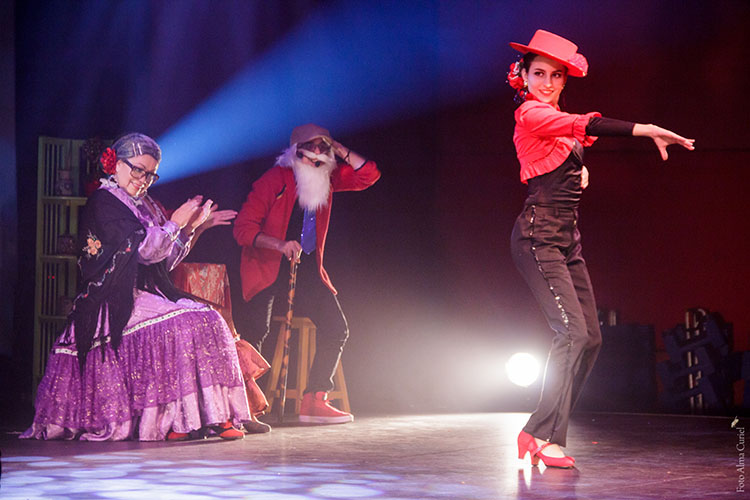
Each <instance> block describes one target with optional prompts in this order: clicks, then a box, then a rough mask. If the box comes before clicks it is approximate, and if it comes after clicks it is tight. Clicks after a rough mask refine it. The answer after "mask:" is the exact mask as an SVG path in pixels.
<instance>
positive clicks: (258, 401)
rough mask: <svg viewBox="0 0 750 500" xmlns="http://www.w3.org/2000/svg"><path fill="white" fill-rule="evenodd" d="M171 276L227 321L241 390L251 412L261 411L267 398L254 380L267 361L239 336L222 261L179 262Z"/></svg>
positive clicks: (259, 374)
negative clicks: (239, 372)
mask: <svg viewBox="0 0 750 500" xmlns="http://www.w3.org/2000/svg"><path fill="white" fill-rule="evenodd" d="M171 276H172V280H174V283H175V285H176V286H177V287H179V288H181V289H182V290H185V291H186V292H188V293H191V294H193V295H195V296H196V297H200V298H201V299H203V300H205V301H207V302H210V303H211V305H212V306H213V307H214V308H215V309H216V310H217V311H218V312H219V314H221V316H222V317H223V318H224V320H225V321H226V322H227V325H228V326H229V329H230V330H231V331H232V333H233V334H234V337H235V347H236V348H237V356H238V358H239V362H240V371H241V372H242V378H243V380H244V382H245V392H246V393H247V401H248V404H249V405H250V411H251V412H252V413H253V415H260V414H262V413H263V412H264V411H265V410H266V408H268V401H267V400H266V396H265V395H264V394H263V391H262V390H261V389H260V387H258V384H257V382H256V380H257V379H258V378H260V376H261V375H263V374H264V373H266V372H267V371H268V369H269V368H270V367H271V365H269V364H268V362H267V361H266V360H265V359H264V358H263V356H261V354H260V353H259V352H258V351H257V350H256V349H255V348H254V347H253V346H252V345H251V344H250V343H248V342H246V341H244V340H241V339H240V338H239V335H238V334H237V332H236V330H235V327H234V321H233V320H232V296H231V293H230V288H229V275H228V274H227V268H226V266H225V265H224V264H204V263H196V262H183V263H181V264H180V265H179V266H177V267H176V268H175V269H174V271H172V274H171Z"/></svg>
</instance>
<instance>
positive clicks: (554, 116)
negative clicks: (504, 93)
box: [516, 101, 601, 146]
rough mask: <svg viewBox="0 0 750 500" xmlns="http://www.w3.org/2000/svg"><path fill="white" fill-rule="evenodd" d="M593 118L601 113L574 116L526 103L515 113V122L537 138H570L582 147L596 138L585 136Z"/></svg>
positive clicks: (548, 107)
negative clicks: (576, 140)
mask: <svg viewBox="0 0 750 500" xmlns="http://www.w3.org/2000/svg"><path fill="white" fill-rule="evenodd" d="M595 116H601V113H598V112H596V111H593V112H591V113H586V114H583V115H576V114H571V113H565V112H563V111H560V110H559V109H555V108H554V107H552V106H551V105H549V104H545V103H543V102H539V101H526V102H525V103H523V104H522V105H521V107H519V108H518V110H517V111H516V122H517V124H518V125H519V126H520V127H522V128H524V129H525V130H526V131H528V133H529V134H531V135H534V136H537V137H572V138H574V139H578V142H580V143H581V144H583V145H584V146H590V145H591V144H593V143H594V141H596V137H594V136H587V135H586V126H587V125H588V123H589V120H590V119H591V118H593V117H595Z"/></svg>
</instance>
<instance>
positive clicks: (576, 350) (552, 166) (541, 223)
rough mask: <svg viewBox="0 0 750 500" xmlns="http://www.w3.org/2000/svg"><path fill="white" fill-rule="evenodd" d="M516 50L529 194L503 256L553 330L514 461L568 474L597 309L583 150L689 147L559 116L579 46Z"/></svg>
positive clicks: (600, 121) (519, 137) (547, 44)
mask: <svg viewBox="0 0 750 500" xmlns="http://www.w3.org/2000/svg"><path fill="white" fill-rule="evenodd" d="M510 46H511V47H513V48H514V49H516V50H518V51H519V52H521V53H523V54H524V56H523V58H522V59H521V60H519V61H518V62H516V63H514V64H512V65H511V70H510V72H509V73H508V82H509V83H510V85H511V86H512V87H513V88H515V89H516V90H517V91H518V98H519V99H520V100H521V101H522V104H521V105H520V106H519V107H518V109H517V110H516V112H515V118H516V127H515V133H514V135H513V141H514V143H515V146H516V153H517V156H518V160H519V162H520V164H521V182H523V183H525V184H528V189H529V190H528V197H527V198H526V202H525V204H524V209H523V211H522V212H521V215H519V216H518V218H517V219H516V223H515V226H514V228H513V234H512V236H511V250H512V253H513V260H514V262H515V264H516V267H517V268H518V270H519V271H520V273H521V274H522V275H523V277H524V279H525V280H526V282H527V283H528V285H529V287H530V288H531V290H532V292H533V293H534V296H535V298H536V300H537V302H538V303H539V305H540V307H541V308H542V311H543V313H544V315H545V316H546V318H547V321H548V322H549V325H550V327H551V328H552V330H553V331H554V334H555V335H554V338H553V341H552V348H551V350H550V353H549V358H548V360H547V366H546V371H545V376H544V387H543V388H542V395H541V398H540V400H539V404H538V406H537V409H536V410H535V411H534V413H532V415H531V417H530V418H529V421H528V423H527V424H526V426H525V427H524V429H523V430H522V431H521V433H520V434H519V436H518V456H519V458H524V457H525V455H526V453H529V454H530V455H531V463H532V464H533V465H536V464H537V463H538V462H539V460H540V459H541V460H542V461H543V462H544V464H545V465H546V466H551V467H564V468H569V467H573V465H574V463H575V460H574V459H573V457H570V456H566V455H565V453H564V452H563V451H562V449H561V447H562V446H565V440H566V434H567V428H568V420H569V416H570V413H571V410H572V409H573V406H574V405H575V402H576V400H577V398H578V396H579V395H580V393H581V389H582V388H583V384H584V382H585V381H586V378H587V377H588V375H589V373H590V372H591V368H592V367H593V365H594V361H595V360H596V357H597V355H598V353H599V348H600V346H601V331H600V330H599V321H598V317H597V312H596V302H595V300H594V293H593V290H592V287H591V280H590V279H589V274H588V270H587V269H586V263H585V261H584V260H583V256H582V254H581V237H580V233H579V231H578V226H577V222H578V204H579V202H580V199H581V194H582V192H583V189H584V188H585V187H586V186H587V184H588V171H587V170H586V168H585V167H584V166H583V148H584V147H585V146H591V145H592V144H593V143H594V141H595V140H596V139H597V137H598V136H642V137H650V138H651V139H652V140H653V141H654V143H655V144H656V147H657V148H658V149H659V152H660V153H661V156H662V159H664V160H666V159H667V146H669V145H670V144H678V145H680V146H683V147H684V148H686V149H688V150H693V142H694V140H693V139H686V138H684V137H681V136H679V135H677V134H675V133H674V132H671V131H669V130H665V129H663V128H661V127H657V126H656V125H646V124H640V123H632V122H625V121H621V120H614V119H610V118H604V117H602V116H601V114H599V113H596V112H593V113H587V114H582V115H576V114H569V113H565V112H563V111H560V106H559V105H558V102H559V100H560V94H561V93H562V91H563V89H564V88H565V83H566V81H567V78H568V76H575V77H583V76H586V72H587V71H588V63H587V62H586V58H584V57H583V56H582V55H581V54H579V53H578V52H577V50H578V47H577V46H576V45H575V44H574V43H572V42H570V41H568V40H566V39H565V38H562V37H560V36H557V35H555V34H553V33H549V32H547V31H543V30H538V31H537V32H536V33H535V34H534V37H533V38H532V39H531V42H529V44H528V45H522V44H518V43H511V44H510Z"/></svg>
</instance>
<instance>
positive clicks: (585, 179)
mask: <svg viewBox="0 0 750 500" xmlns="http://www.w3.org/2000/svg"><path fill="white" fill-rule="evenodd" d="M587 187H589V169H588V168H586V165H584V166H583V170H581V189H586V188H587Z"/></svg>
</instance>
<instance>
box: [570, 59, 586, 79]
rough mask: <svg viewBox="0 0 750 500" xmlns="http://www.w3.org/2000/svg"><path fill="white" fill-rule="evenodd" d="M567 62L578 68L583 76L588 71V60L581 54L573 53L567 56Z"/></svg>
mask: <svg viewBox="0 0 750 500" xmlns="http://www.w3.org/2000/svg"><path fill="white" fill-rule="evenodd" d="M568 63H570V64H571V65H572V66H575V67H576V68H578V69H580V70H581V72H583V76H585V75H586V73H588V71H589V62H588V61H587V60H586V58H585V57H583V56H582V55H581V54H573V55H572V56H570V57H569V58H568Z"/></svg>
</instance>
